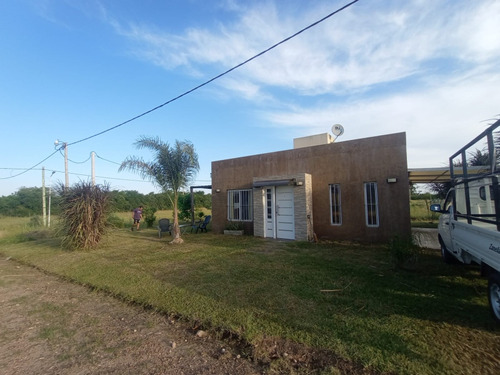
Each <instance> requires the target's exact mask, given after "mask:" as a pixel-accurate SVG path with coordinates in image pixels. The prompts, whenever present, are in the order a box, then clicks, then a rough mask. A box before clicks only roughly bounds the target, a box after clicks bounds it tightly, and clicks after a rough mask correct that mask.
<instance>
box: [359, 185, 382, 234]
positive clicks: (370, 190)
mask: <svg viewBox="0 0 500 375" xmlns="http://www.w3.org/2000/svg"><path fill="white" fill-rule="evenodd" d="M363 191H364V197H365V224H366V226H367V227H370V228H378V227H379V226H380V213H379V202H378V185H377V183H376V182H375V181H370V182H365V183H364V184H363ZM374 218H375V220H373V219H374Z"/></svg>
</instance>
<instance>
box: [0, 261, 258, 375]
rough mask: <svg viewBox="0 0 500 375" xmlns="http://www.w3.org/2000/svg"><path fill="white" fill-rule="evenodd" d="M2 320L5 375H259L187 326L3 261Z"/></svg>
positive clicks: (0, 361) (1, 369)
mask: <svg viewBox="0 0 500 375" xmlns="http://www.w3.org/2000/svg"><path fill="white" fill-rule="evenodd" d="M0 316H1V320H0V373H3V374H11V375H15V374H261V373H262V372H263V370H262V368H261V367H259V366H257V365H256V364H254V363H253V362H252V361H250V360H248V359H245V358H244V357H243V356H242V354H241V353H239V352H238V350H237V348H235V347H232V346H231V345H229V344H228V343H227V342H226V341H222V340H217V339H216V338H214V337H211V336H210V334H208V333H206V332H201V333H200V332H198V330H196V329H193V327H192V326H189V325H188V324H186V323H183V322H179V321H177V320H175V319H171V318H168V317H166V316H164V315H161V314H157V313H155V312H152V311H147V310H144V309H143V308H141V307H139V306H131V305H128V304H126V303H124V302H122V301H119V300H116V299H114V298H113V297H111V296H108V295H105V294H103V293H97V292H92V291H90V290H89V289H87V288H85V287H83V286H80V285H75V284H72V283H68V282H65V281H62V280H60V279H58V278H56V277H54V276H51V275H47V274H44V273H42V272H40V271H38V270H36V269H33V268H30V267H28V266H24V265H20V264H18V263H16V262H13V261H8V260H5V259H2V260H0ZM197 333H198V334H197Z"/></svg>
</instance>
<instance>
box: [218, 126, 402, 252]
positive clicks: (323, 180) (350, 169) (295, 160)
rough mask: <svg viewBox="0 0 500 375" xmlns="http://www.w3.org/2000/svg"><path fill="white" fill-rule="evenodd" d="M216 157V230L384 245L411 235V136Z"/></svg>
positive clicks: (314, 140)
mask: <svg viewBox="0 0 500 375" xmlns="http://www.w3.org/2000/svg"><path fill="white" fill-rule="evenodd" d="M294 144H295V147H294V148H293V149H291V150H285V151H277V152H271V153H266V154H260V155H253V156H246V157H239V158H234V159H227V160H221V161H214V162H212V230H213V231H214V232H215V233H222V232H223V231H224V229H225V227H226V226H227V225H228V223H231V222H237V223H241V224H242V226H243V228H244V230H245V233H246V234H250V235H254V236H259V237H268V238H276V239H290V240H312V239H316V238H317V239H322V240H356V241H362V242H383V241H387V240H389V239H390V238H392V237H394V236H395V235H399V236H403V237H405V236H409V235H410V233H411V228H410V207H409V199H410V198H409V180H408V167H407V157H406V134H405V133H395V134H388V135H383V136H377V137H370V138H363V139H357V140H352V141H344V142H332V139H331V137H329V136H328V134H326V137H318V136H313V137H311V139H310V142H309V143H308V142H307V140H305V141H304V140H300V141H298V142H294Z"/></svg>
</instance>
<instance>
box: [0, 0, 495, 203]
mask: <svg viewBox="0 0 500 375" xmlns="http://www.w3.org/2000/svg"><path fill="white" fill-rule="evenodd" d="M349 3H350V1H349V0H345V1H344V0H342V1H339V0H329V1H326V0H308V1H304V0H287V1H284V0H274V1H273V0H252V1H248V0H246V1H243V0H241V1H240V0H220V1H218V0H165V1H157V0H141V1H138V0H81V1H79V0H2V1H0V33H1V35H2V36H1V38H0V127H1V130H2V132H1V134H2V137H1V139H2V141H3V142H2V154H3V157H2V158H1V159H0V196H5V195H10V194H13V193H15V192H16V191H17V190H18V189H19V188H20V187H35V186H36V187H41V186H42V171H41V169H42V167H44V169H45V185H46V186H53V185H54V184H57V183H64V170H65V167H64V153H63V152H62V150H60V147H61V146H60V144H61V143H60V144H59V146H58V147H56V146H55V145H54V142H55V140H56V139H57V140H59V141H60V142H66V143H67V144H68V148H67V150H68V160H69V162H68V171H69V182H70V184H75V183H78V182H80V181H89V180H90V174H91V161H90V159H89V157H90V153H91V152H95V154H96V158H95V175H96V182H97V183H98V184H103V183H107V184H109V186H110V188H111V189H112V190H137V191H139V192H141V193H144V194H147V193H149V192H158V191H159V189H158V188H157V187H156V186H154V185H153V184H152V183H151V182H148V181H144V180H142V179H141V178H140V176H139V175H137V174H133V173H131V172H118V167H119V164H120V163H121V162H122V161H124V160H125V159H126V158H127V157H128V156H136V157H142V158H144V160H148V161H149V160H152V158H153V156H154V155H153V154H152V153H151V152H150V151H148V150H139V149H137V148H136V147H135V145H134V143H135V142H136V141H137V140H138V139H139V138H140V137H141V136H147V137H159V138H160V139H161V140H162V141H165V142H167V143H169V144H171V145H173V144H175V141H176V140H179V141H189V142H191V143H192V144H193V145H194V147H195V150H196V152H197V154H198V157H199V162H200V170H199V172H198V174H197V176H196V180H195V181H193V182H192V184H193V185H208V184H210V183H211V181H210V170H211V162H212V161H216V160H224V159H230V158H235V157H241V156H248V155H255V154H260V153H267V152H275V151H281V150H287V149H291V148H293V139H294V138H297V137H304V136H309V135H314V134H320V133H328V132H331V128H332V125H334V124H341V125H342V126H343V128H344V134H343V135H341V136H340V137H338V139H337V140H336V142H345V141H350V140H355V139H359V138H365V137H373V136H379V135H384V134H390V133H398V132H405V133H406V137H407V155H408V167H409V168H435V167H446V166H447V165H448V158H449V157H450V156H451V155H452V154H453V153H454V152H455V151H457V150H458V149H459V148H461V147H462V146H464V145H465V144H466V143H468V142H469V141H470V140H471V139H472V138H474V137H475V136H476V135H478V134H479V133H481V132H482V131H483V130H484V129H485V128H486V127H487V126H488V125H489V124H491V123H492V122H493V121H494V120H495V119H498V118H499V117H500V100H499V99H500V94H499V92H498V88H499V87H500V63H499V61H500V37H499V35H500V22H498V20H499V19H500V1H498V0H476V1H470V0H435V1H430V0H405V1H400V0H359V1H357V2H355V3H354V4H352V5H351V6H349V7H347V8H346V9H344V10H342V11H340V12H338V13H336V14H334V15H332V16H331V17H328V18H326V19H325V20H323V21H322V22H319V23H318V24H316V25H314V26H312V27H310V28H308V29H307V30H305V31H303V32H302V33H300V34H298V35H297V36H295V37H294V38H292V39H290V40H288V41H286V42H284V43H282V44H280V45H278V46H277V47H276V48H273V49H271V50H269V51H268V52H266V53H264V54H262V55H261V56H259V57H257V58H255V59H253V60H251V61H249V62H248V63H246V64H244V65H242V66H240V67H238V68H236V69H234V70H232V71H231V72H229V73H227V74H225V75H223V76H221V77H220V78H217V79H215V80H213V81H212V82H209V83H207V84H206V85H203V86H202V87H200V88H198V89H196V90H194V91H192V92H189V91H190V90H192V89H194V88H196V87H198V86H199V85H202V84H204V83H206V82H207V81H209V80H211V79H213V78H214V77H217V76H218V75H220V74H221V73H224V72H226V71H228V70H230V69H232V68H234V67H236V66H238V64H241V63H243V62H245V61H247V60H248V59H250V58H252V57H253V56H255V55H257V54H259V53H261V52H263V51H265V50H267V49H268V48H269V47H271V46H274V45H275V44H277V43H279V42H281V41H283V40H284V39H286V38H288V37H290V36H292V35H294V34H295V33H297V32H298V31H300V30H302V29H304V28H306V27H308V26H310V25H313V24H314V23H316V22H317V21H319V20H321V19H323V18H324V17H326V16H327V15H329V14H331V13H333V12H335V11H336V10H338V9H339V8H342V7H343V6H345V5H347V4H349ZM188 92H189V93H188ZM185 93H186V95H183V94H185ZM180 95H183V96H181V97H180V98H178V97H179V96H180ZM176 98H178V99H176ZM165 103H167V104H165ZM157 107H158V108H157ZM155 108H156V109H155ZM152 109H154V110H153V111H151V112H149V113H147V114H145V113H146V112H148V111H150V110H152ZM142 114H144V115H143V116H140V115H142ZM137 116H140V117H139V118H137V119H135V120H132V121H129V120H131V119H133V118H135V117H137ZM127 121H129V122H127ZM125 122H126V123H125ZM123 123H125V124H123ZM109 129H111V130H109ZM99 133H102V134H99ZM58 149H59V151H57V150H58ZM53 172H55V173H53Z"/></svg>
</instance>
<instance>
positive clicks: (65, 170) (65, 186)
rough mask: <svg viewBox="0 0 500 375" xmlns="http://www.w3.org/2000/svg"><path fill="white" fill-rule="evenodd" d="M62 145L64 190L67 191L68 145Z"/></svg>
mask: <svg viewBox="0 0 500 375" xmlns="http://www.w3.org/2000/svg"><path fill="white" fill-rule="evenodd" d="M63 145H64V190H68V187H69V173H68V144H67V143H66V142H64V143H63Z"/></svg>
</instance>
